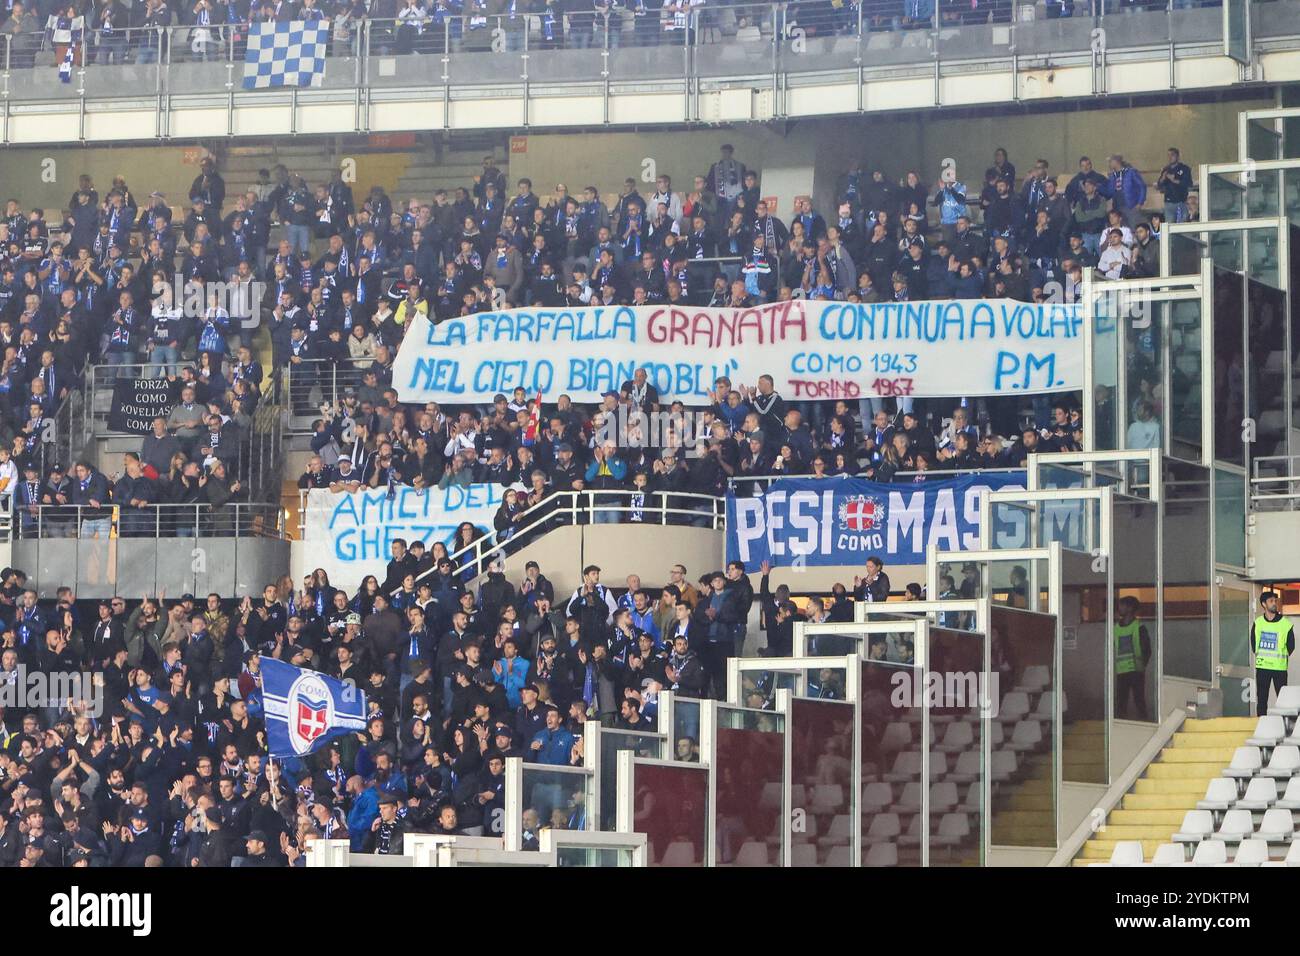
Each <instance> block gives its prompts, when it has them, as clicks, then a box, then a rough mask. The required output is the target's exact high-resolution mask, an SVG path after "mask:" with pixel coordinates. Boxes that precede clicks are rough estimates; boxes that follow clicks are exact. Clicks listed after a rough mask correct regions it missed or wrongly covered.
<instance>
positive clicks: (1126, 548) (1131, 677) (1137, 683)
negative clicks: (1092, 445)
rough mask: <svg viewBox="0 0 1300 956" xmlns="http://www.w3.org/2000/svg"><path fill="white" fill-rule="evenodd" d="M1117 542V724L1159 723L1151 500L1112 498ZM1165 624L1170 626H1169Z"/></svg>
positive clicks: (1155, 528) (1155, 537) (1155, 519)
mask: <svg viewBox="0 0 1300 956" xmlns="http://www.w3.org/2000/svg"><path fill="white" fill-rule="evenodd" d="M1111 513H1112V515H1113V519H1112V520H1113V524H1114V527H1115V528H1116V534H1117V537H1119V538H1120V540H1119V541H1117V542H1116V544H1115V548H1114V554H1113V556H1112V560H1111V564H1112V566H1113V571H1112V583H1113V585H1114V588H1115V592H1114V605H1113V613H1114V616H1115V618H1114V622H1113V624H1112V627H1111V636H1112V637H1113V639H1114V644H1115V646H1114V652H1113V660H1114V665H1113V666H1114V671H1115V711H1114V716H1115V718H1116V719H1118V720H1141V721H1154V720H1156V719H1157V717H1158V715H1157V714H1156V695H1157V692H1158V690H1159V688H1158V687H1157V681H1158V680H1159V677H1160V675H1159V668H1158V666H1157V664H1156V662H1157V661H1158V660H1159V659H1160V658H1159V653H1158V647H1157V643H1156V642H1157V640H1158V634H1157V628H1156V617H1157V616H1156V608H1157V602H1158V601H1159V593H1160V592H1159V590H1158V588H1159V585H1158V583H1157V578H1156V568H1157V566H1158V556H1159V545H1158V542H1159V533H1160V529H1159V518H1160V515H1159V510H1158V508H1157V507H1156V505H1154V504H1152V503H1151V502H1148V501H1139V500H1137V499H1133V498H1128V497H1124V496H1121V495H1116V496H1115V497H1114V498H1113V499H1112V511H1111ZM1167 626H1168V625H1167V622H1166V627H1167Z"/></svg>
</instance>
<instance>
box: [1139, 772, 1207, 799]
mask: <svg viewBox="0 0 1300 956" xmlns="http://www.w3.org/2000/svg"><path fill="white" fill-rule="evenodd" d="M1220 769H1222V768H1220ZM1217 776H1219V774H1218V773H1214V774H1210V775H1208V776H1205V777H1143V778H1141V779H1139V780H1137V781H1135V782H1134V784H1133V793H1137V794H1157V793H1158V794H1164V795H1168V796H1173V795H1181V794H1194V795H1195V797H1196V799H1197V800H1199V799H1200V798H1201V797H1203V796H1204V795H1205V786H1206V784H1207V783H1209V781H1210V780H1211V779H1213V778H1214V777H1217Z"/></svg>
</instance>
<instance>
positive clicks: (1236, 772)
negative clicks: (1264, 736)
mask: <svg viewBox="0 0 1300 956" xmlns="http://www.w3.org/2000/svg"><path fill="white" fill-rule="evenodd" d="M1263 765H1264V761H1263V758H1262V757H1261V756H1260V752H1259V748H1258V747H1238V748H1237V749H1236V750H1234V751H1233V753H1232V763H1230V764H1228V766H1227V767H1225V768H1224V770H1223V775H1224V776H1225V777H1233V778H1235V779H1245V778H1249V777H1253V776H1255V774H1256V773H1258V772H1259V768H1260V767H1262V766H1263Z"/></svg>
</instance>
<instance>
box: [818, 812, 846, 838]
mask: <svg viewBox="0 0 1300 956" xmlns="http://www.w3.org/2000/svg"><path fill="white" fill-rule="evenodd" d="M852 839H853V818H852V817H850V816H849V815H848V814H847V813H841V814H840V815H839V816H837V817H832V818H831V825H830V826H829V827H827V828H826V834H825V836H821V837H818V838H817V844H818V845H819V846H838V845H839V844H841V843H848V842H849V841H851V840H852Z"/></svg>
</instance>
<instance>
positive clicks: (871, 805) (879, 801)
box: [862, 781, 1231, 813]
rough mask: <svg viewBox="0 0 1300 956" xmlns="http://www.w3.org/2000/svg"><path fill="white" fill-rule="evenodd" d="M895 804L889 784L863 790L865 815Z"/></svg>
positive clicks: (877, 783) (892, 789)
mask: <svg viewBox="0 0 1300 956" xmlns="http://www.w3.org/2000/svg"><path fill="white" fill-rule="evenodd" d="M1229 782H1231V781H1229ZM893 802H894V788H893V787H892V786H890V785H889V784H887V783H884V782H882V781H876V782H875V783H869V784H867V785H866V786H865V787H863V788H862V811H863V812H864V813H876V812H878V811H880V810H883V809H884V808H885V807H887V806H889V805H890V804H891V803H893Z"/></svg>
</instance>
